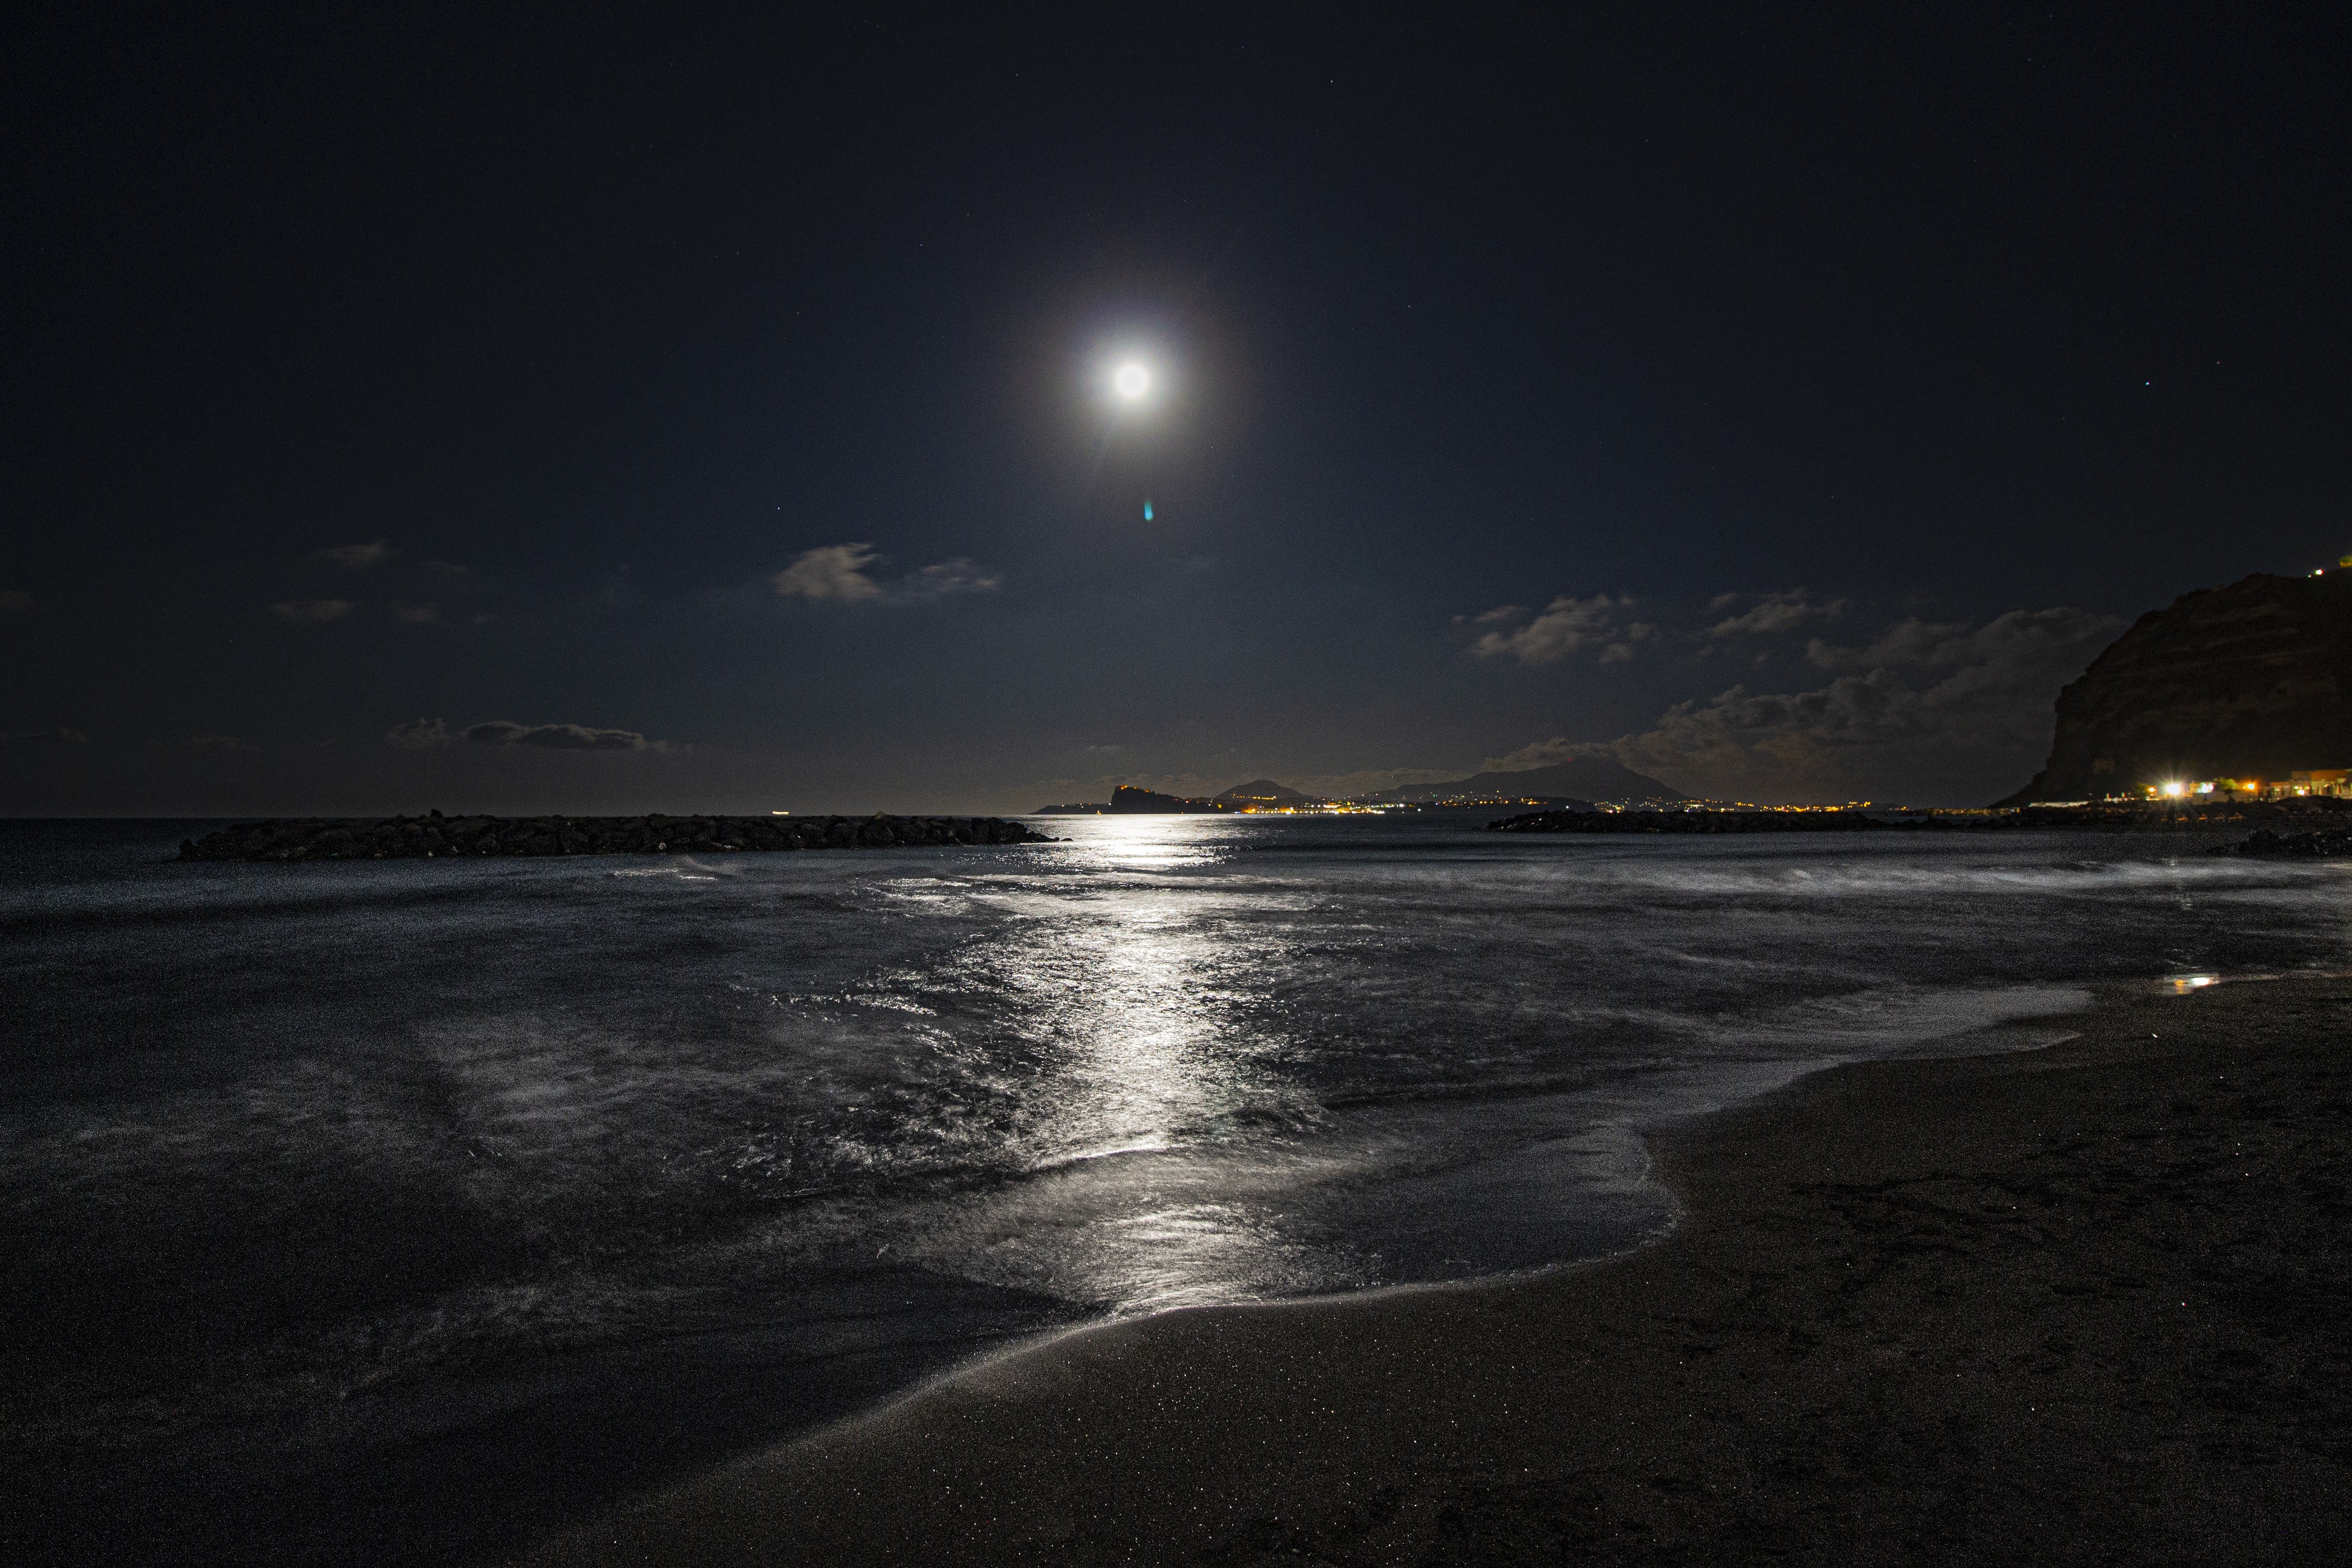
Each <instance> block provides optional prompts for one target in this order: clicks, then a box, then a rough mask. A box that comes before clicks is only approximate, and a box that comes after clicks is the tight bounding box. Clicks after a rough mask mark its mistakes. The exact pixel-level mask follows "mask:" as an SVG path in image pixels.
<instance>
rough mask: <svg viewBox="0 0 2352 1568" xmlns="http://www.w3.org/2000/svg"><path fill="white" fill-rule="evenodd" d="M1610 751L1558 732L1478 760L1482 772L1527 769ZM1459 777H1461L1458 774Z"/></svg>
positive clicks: (1524, 770) (1599, 754) (1605, 747)
mask: <svg viewBox="0 0 2352 1568" xmlns="http://www.w3.org/2000/svg"><path fill="white" fill-rule="evenodd" d="M1609 754H1610V748H1609V747H1607V746H1605V745H1600V746H1595V745H1590V744H1580V743H1577V742H1571V741H1570V739H1569V738H1568V737H1566V736H1561V735H1555V736H1553V737H1551V738H1550V739H1549V740H1538V741H1535V742H1533V743H1532V744H1530V745H1527V746H1522V747H1519V748H1518V749H1517V751H1514V752H1512V753H1510V754H1509V755H1508V756H1507V757H1489V758H1486V761H1484V762H1481V763H1480V764H1478V771H1479V772H1481V773H1525V772H1527V771H1528V769H1529V768H1549V767H1551V766H1552V765H1553V764H1555V763H1559V762H1573V761H1575V760H1576V759H1577V758H1580V757H1592V756H1601V757H1606V756H1608V755H1609ZM1455 777H1457V778H1458V777H1459V775H1456V776H1455Z"/></svg>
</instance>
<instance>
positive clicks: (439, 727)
mask: <svg viewBox="0 0 2352 1568" xmlns="http://www.w3.org/2000/svg"><path fill="white" fill-rule="evenodd" d="M455 739H457V737H456V736H454V735H451V734H450V733H449V727H448V726H447V725H446V724H445V723H443V722H442V721H441V720H440V719H437V718H413V719H410V720H409V721H408V722H407V723H405V724H395V725H394V726H393V727H391V728H390V729H387V730H385V731H384V732H383V743H384V744H385V745H386V746H390V747H396V748H398V749H399V750H402V751H425V750H429V749H430V748H431V747H436V746H446V745H448V744H449V743H450V742H451V741H453V740H455Z"/></svg>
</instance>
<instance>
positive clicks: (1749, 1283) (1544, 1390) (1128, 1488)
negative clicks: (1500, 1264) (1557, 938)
mask: <svg viewBox="0 0 2352 1568" xmlns="http://www.w3.org/2000/svg"><path fill="white" fill-rule="evenodd" d="M2070 1027H2073V1028H2075V1029H2078V1030H2081V1031H2082V1032H2081V1035H2080V1037H2079V1038H2078V1039H2076V1040H2072V1041H2070V1042H2068V1043H2066V1044H2064V1045H2061V1046H2056V1047H2053V1048H2051V1049H2048V1050H2043V1051H2030V1052H2021V1053H2016V1054H2011V1055H2005V1056H1997V1057H1979V1058H1969V1059H1961V1060H1946V1061H1903V1062H1882V1063H1873V1064H1867V1065H1859V1066H1853V1067H1846V1068H1840V1069H1837V1070H1835V1071H1830V1072H1826V1073H1822V1074H1819V1075H1816V1076H1815V1077H1813V1078H1811V1079H1808V1080H1806V1081H1805V1082H1802V1083H1800V1084H1798V1085H1796V1086H1795V1087H1793V1088H1792V1089H1790V1090H1789V1091H1787V1092H1782V1093H1780V1094H1778V1095H1775V1096H1772V1097H1770V1098H1769V1099H1767V1100H1765V1101H1762V1102H1759V1103H1755V1104H1753V1105H1750V1106H1748V1107H1746V1108H1743V1109H1741V1110H1739V1111H1737V1112H1733V1113H1728V1114H1726V1115H1723V1116H1720V1117H1717V1118H1713V1119H1710V1120H1708V1121H1706V1122H1705V1123H1702V1124H1696V1125H1695V1126H1693V1127H1690V1128H1687V1129H1685V1130H1682V1131H1679V1132H1676V1133H1674V1134H1668V1135H1665V1136H1663V1137H1661V1138H1659V1139H1657V1140H1656V1141H1655V1147H1656V1149H1657V1153H1658V1159H1659V1164H1660V1167H1661V1171H1662V1174H1663V1175H1664V1176H1665V1178H1666V1179H1667V1180H1668V1181H1669V1182H1670V1183H1672V1185H1673V1186H1674V1187H1675V1190H1676V1191H1677V1192H1678V1193H1680V1194H1681V1195H1682V1197H1683V1198H1684V1200H1685V1204H1686V1205H1687V1213H1686V1215H1685V1220H1684V1223H1683V1224H1681V1225H1680V1226H1679V1227H1678V1228H1677V1229H1676V1230H1675V1233H1674V1234H1673V1235H1672V1236H1671V1237H1669V1238H1668V1239H1666V1240H1664V1242H1662V1243H1660V1244H1658V1245H1656V1246H1654V1247H1651V1248H1648V1249H1643V1250H1642V1251H1639V1252H1636V1253H1633V1254H1631V1255H1628V1256H1626V1257H1623V1258H1619V1259H1613V1260H1607V1261H1604V1262H1601V1263H1597V1264H1591V1265H1587V1266H1583V1267H1580V1268H1575V1269H1567V1270H1557V1271H1554V1272H1551V1273H1549V1274H1545V1275H1542V1276H1538V1277H1536V1278H1532V1279H1527V1280H1521V1281H1511V1282H1507V1283H1502V1284H1496V1285H1485V1286H1473V1287H1459V1288H1448V1289H1441V1290H1427V1291H1408V1292H1395V1293H1390V1294H1385V1295H1381V1296H1374V1297H1366V1298H1356V1299H1343V1300H1339V1301H1321V1302H1312V1303H1302V1304H1297V1305H1280V1306H1268V1307H1255V1308H1230V1309H1228V1308H1220V1309H1211V1310H1202V1311H1196V1312H1175V1313H1169V1314H1166V1315H1163V1316H1160V1317H1155V1318H1150V1319H1145V1320H1140V1321H1138V1322H1129V1323H1122V1324H1117V1325H1112V1326H1109V1327H1105V1328H1099V1329H1094V1330H1088V1331H1085V1332H1082V1333H1074V1334H1070V1335H1067V1336H1065V1337H1063V1338H1061V1339H1058V1340H1055V1341H1053V1342H1050V1343H1045V1344H1042V1345H1038V1346H1034V1347H1033V1348H1030V1349H1027V1350H1025V1351H1023V1352H1020V1353H1017V1354H1012V1355H1009V1356H1006V1357H1004V1358H1002V1359H1000V1360H998V1361H995V1362H993V1363H992V1364H987V1365H984V1366H982V1367H978V1368H973V1369H970V1370H967V1371H966V1372H964V1373H962V1374H961V1375H957V1376H955V1377H952V1378H950V1379H948V1380H946V1381H943V1382H941V1383H940V1384H938V1385H933V1386H932V1387H929V1388H928V1389H926V1390H923V1391H922V1392H920V1393H919V1394H916V1395H915V1396H911V1397H909V1398H907V1399H905V1400H903V1401H901V1402H899V1403H898V1404H896V1405H894V1406H890V1407H889V1408H887V1409H886V1410H884V1411H882V1412H879V1413H878V1414H876V1415H874V1416H867V1417H865V1418H862V1419H860V1420H857V1421H855V1422H852V1423H849V1424H846V1425H845V1426H841V1427H835V1428H833V1429H830V1430H828V1431H825V1432H823V1433H820V1434H818V1435H816V1436H814V1437H810V1438H807V1439H804V1440H803V1441H800V1442H796V1443H793V1444H790V1445H787V1446H784V1447H782V1448H776V1449H773V1450H771V1451H769V1452H767V1453H764V1454H761V1455H759V1456H757V1457H755V1458H751V1459H748V1460H744V1461H741V1462H739V1463H736V1464H734V1465H730V1466H729V1467H728V1468H726V1469H722V1470H720V1471H719V1472H717V1473H715V1474H713V1475H711V1476H709V1477H707V1478H705V1479H701V1480H698V1481H696V1482H694V1483H692V1484H690V1485H688V1486H686V1487H683V1488H680V1489H677V1490H672V1491H670V1492H667V1493H665V1494H663V1495H662V1496H660V1497H657V1498H656V1499H653V1500H649V1501H645V1502H640V1503H637V1504H634V1505H631V1506H630V1507H628V1508H627V1509H625V1511H622V1512H621V1513H619V1514H617V1515H616V1516H615V1517H614V1518H613V1519H612V1520H610V1521H605V1522H604V1523H602V1524H599V1525H596V1526H593V1527H592V1528H589V1529H585V1530H582V1531H575V1532H573V1533H572V1534H571V1535H568V1536H566V1537H562V1538H560V1539H558V1540H555V1541H552V1542H548V1543H547V1544H546V1545H545V1546H543V1547H542V1548H541V1552H539V1553H538V1554H536V1555H535V1556H534V1557H533V1558H532V1559H531V1561H535V1562H543V1563H591V1562H593V1563H703V1564H719V1563H914V1564H925V1565H940V1564H949V1563H1074V1564H1075V1563H1214V1564H1233V1565H1238V1564H1256V1563H1268V1564H1271V1563H1286V1564H1296V1563H1334V1564H1338V1563H1347V1564H1355V1563H1365V1564H1370V1563H1560V1562H1567V1563H1620V1562H1623V1563H1636V1562H1638V1563H1645V1564H1656V1563H1758V1562H1767V1561H1771V1562H1800V1563H1841V1564H1860V1563H1956V1562H1968V1563H2302V1562H2329V1561H2335V1560H2336V1558H2337V1554H2338V1553H2339V1552H2341V1551H2342V1549H2343V1542H2346V1541H2347V1540H2352V1190H2347V1181H2348V1180H2352V979H2310V978H2302V979H2294V980H2282V981H2269V982H2263V981H2239V982H2232V983H2230V984H2227V985H2222V986H2219V987H2214V988H2209V989H2206V990H2203V991H2199V992H2194V993H2191V994H2189V995H2187V996H2179V997H2174V996H2158V995H2149V994H2133V995H2128V996H2119V997H2116V998H2110V999H2109V1000H2107V1001H2105V1002H2104V1003H2103V1004H2102V1005H2101V1006H2100V1007H2099V1008H2097V1009H2095V1010H2094V1011H2093V1012H2091V1013H2089V1014H2086V1015H2084V1016H2083V1017H2081V1018H2079V1019H2074V1020H2071V1021H2070Z"/></svg>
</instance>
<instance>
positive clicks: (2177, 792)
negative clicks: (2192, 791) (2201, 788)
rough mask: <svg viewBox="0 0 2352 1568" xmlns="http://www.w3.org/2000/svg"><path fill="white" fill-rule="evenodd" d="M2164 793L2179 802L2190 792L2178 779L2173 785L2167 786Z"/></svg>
mask: <svg viewBox="0 0 2352 1568" xmlns="http://www.w3.org/2000/svg"><path fill="white" fill-rule="evenodd" d="M2164 792H2165V793H2166V794H2167V795H2168V796H2171V797H2172V798H2174V799H2176V800H2177V799H2179V797H2180V796H2181V795H2183V794H2185V793H2187V792H2188V786H2186V785H2184V784H2182V783H2181V782H2180V780H2179V779H2174V780H2173V781H2172V782H2171V783H2169V784H2167V785H2166V786H2165V787H2164Z"/></svg>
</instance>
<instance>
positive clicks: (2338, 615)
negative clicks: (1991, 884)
mask: <svg viewBox="0 0 2352 1568" xmlns="http://www.w3.org/2000/svg"><path fill="white" fill-rule="evenodd" d="M2057 721H2058V722H2057V732H2056V734H2055V736H2054V737H2053V740H2052V742H2051V747H2050V761H2049V764H2048V765H2047V766H2046V767H2044V768H2042V771H2041V772H2040V773H2039V774H2038V775H2036V776H2035V777H2034V779H2033V781H2032V783H2030V784H2028V785H2026V786H2025V788H2024V789H2020V790H2019V791H2017V793H2015V794H2014V795H2011V796H2010V797H2009V798H2008V799H2007V800H2002V801H2000V802H1999V803H2000V805H2003V806H2021V805H2025V804H2028V803H2030V802H2032V801H2035V800H2099V799H2103V798H2105V797H2107V796H2116V795H2128V796H2134V797H2137V796H2140V795H2143V794H2145V793H2147V791H2148V790H2149V789H2151V788H2154V789H2157V790H2159V791H2160V790H2162V789H2163V787H2164V786H2165V784H2167V783H2168V782H2174V781H2178V780H2181V779H2238V780H2259V781H2264V782H2282V783H2283V782H2285V781H2288V780H2290V779H2293V776H2294V775H2296V774H2304V775H2306V776H2311V777H2308V778H2306V779H2305V781H2304V788H2305V791H2306V792H2313V791H2312V789H2311V786H2312V785H2313V784H2315V783H2317V784H2323V785H2329V786H2332V787H2333V788H2341V786H2340V785H2336V784H2334V781H2333V780H2323V779H2318V778H2317V776H2318V775H2321V774H2326V773H2337V772H2340V770H2341V769H2344V768H2347V766H2352V571H2330V572H2327V573H2326V574H2324V575H2323V574H2320V573H2316V572H2315V573H2313V574H2312V575H2311V576H2309V577H2273V576H2269V575H2267V574H2257V575H2255V576H2252V577H2249V578H2246V579H2244V580H2242V581H2238V582H2233V583H2231V584H2230V585H2229V586H2228V587H2227V588H2210V589H2205V590H2202V591H2199V592H2196V593H2190V594H2186V595H2183V596H2182V597H2181V598H2179V599H2178V600H2176V601H2173V603H2172V605H2171V606H2170V607H2169V608H2168V609H2164V610H2152V611H2150V612H2147V614H2145V615H2143V616H2141V617H2140V618H2139V619H2138V620H2137V622H2133V624H2132V627H2131V629H2130V630H2129V631H2127V632H2125V633H2124V634H2123V635H2122V636H2120V637H2118V638H2116V640H2115V642H2114V643H2111V644H2109V645H2108V647H2107V649H2106V651H2105V653H2101V654H2100V655H2099V656H2098V657H2097V658H2096V659H2095V660H2094V661H2092V664H2091V667H2090V668H2089V669H2087V670H2085V671H2084V672H2083V674H2082V676H2081V678H2080V679H2078V680H2076V681H2075V682H2074V685H2070V686H2068V687H2067V688H2066V689H2065V690H2064V691H2063V692H2060V693H2059V694H2058V713H2057Z"/></svg>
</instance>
